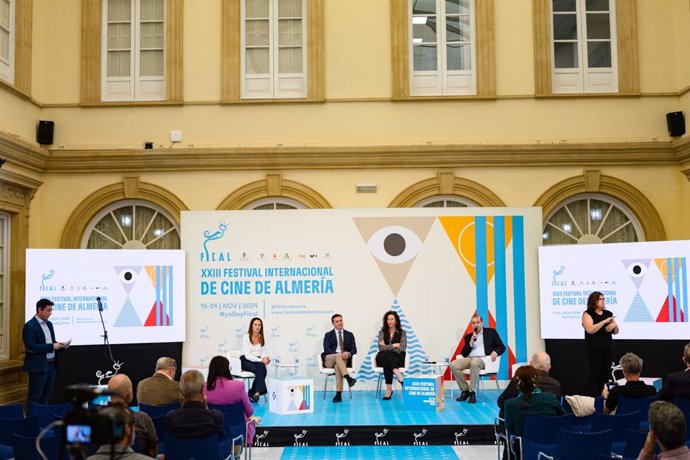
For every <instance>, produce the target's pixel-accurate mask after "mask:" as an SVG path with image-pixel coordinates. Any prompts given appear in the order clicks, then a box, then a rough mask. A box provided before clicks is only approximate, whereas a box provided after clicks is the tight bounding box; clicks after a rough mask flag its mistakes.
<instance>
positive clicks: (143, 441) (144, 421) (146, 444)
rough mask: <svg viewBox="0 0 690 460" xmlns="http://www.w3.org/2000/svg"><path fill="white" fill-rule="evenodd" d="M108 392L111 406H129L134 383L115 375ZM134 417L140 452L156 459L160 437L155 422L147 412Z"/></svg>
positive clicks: (133, 413) (138, 412)
mask: <svg viewBox="0 0 690 460" xmlns="http://www.w3.org/2000/svg"><path fill="white" fill-rule="evenodd" d="M108 392H109V393H110V404H111V405H123V406H125V407H127V406H129V405H130V403H131V402H132V396H133V393H134V391H133V390H132V381H131V380H130V379H129V377H127V375H125V374H117V375H114V376H113V377H112V378H111V379H110V380H109V381H108ZM132 415H133V416H134V431H135V433H136V441H135V442H136V443H137V445H138V447H139V452H141V453H143V454H145V455H148V456H149V457H152V458H156V456H157V454H158V436H157V435H156V428H155V427H154V426H153V420H151V417H150V416H149V414H147V413H146V412H140V411H136V412H132Z"/></svg>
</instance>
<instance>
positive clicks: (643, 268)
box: [539, 241, 690, 340]
mask: <svg viewBox="0 0 690 460" xmlns="http://www.w3.org/2000/svg"><path fill="white" fill-rule="evenodd" d="M689 256H690V242H689V241H659V242H649V243H619V244H588V245H572V246H544V247H541V248H539V280H540V294H541V335H542V337H543V338H545V339H581V338H583V337H584V329H583V328H582V313H583V312H584V311H585V310H586V309H587V297H588V296H589V294H590V293H591V292H593V291H600V292H602V293H603V294H604V298H605V301H606V308H607V309H608V310H611V312H613V314H614V315H615V316H616V322H617V323H618V325H619V329H620V332H619V334H618V335H617V336H616V338H617V339H630V340H644V339H649V340H659V339H666V340H687V338H688V337H690V326H689V325H688V272H687V260H688V257H689Z"/></svg>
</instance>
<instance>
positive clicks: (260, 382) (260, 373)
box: [240, 355, 268, 396]
mask: <svg viewBox="0 0 690 460" xmlns="http://www.w3.org/2000/svg"><path fill="white" fill-rule="evenodd" d="M240 362H242V370H243V371H249V372H253V373H254V376H255V377H254V382H252V386H251V388H250V389H249V394H250V395H252V396H254V395H255V394H256V393H259V394H260V395H265V394H266V393H268V390H267V389H266V373H267V371H266V365H265V364H264V363H255V362H254V361H249V360H248V359H247V358H245V357H244V355H242V356H240Z"/></svg>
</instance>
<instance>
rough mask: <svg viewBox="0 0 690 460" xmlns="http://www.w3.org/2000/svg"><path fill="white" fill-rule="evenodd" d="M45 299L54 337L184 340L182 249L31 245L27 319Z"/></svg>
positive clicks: (85, 341)
mask: <svg viewBox="0 0 690 460" xmlns="http://www.w3.org/2000/svg"><path fill="white" fill-rule="evenodd" d="M42 297H45V298H48V299H50V300H52V301H53V302H55V306H54V307H53V315H52V316H51V317H50V321H51V322H52V323H53V324H54V326H55V333H56V335H57V337H56V339H57V340H59V341H65V340H68V339H70V338H71V339H72V345H96V344H99V343H103V338H102V337H101V335H102V334H103V329H102V326H101V319H100V316H99V312H98V302H97V299H98V298H100V299H101V303H102V305H103V322H104V323H105V328H106V330H107V331H108V337H109V339H110V343H111V344H117V343H128V344H133V343H155V342H183V341H184V340H185V313H186V312H185V256H184V251H180V250H177V251H163V250H160V251H159V250H155V251H153V250H151V251H142V250H124V249H123V250H99V249H28V250H27V251H26V314H25V316H26V319H27V321H28V320H29V319H31V317H32V316H34V314H35V313H36V301H37V300H38V299H40V298H42Z"/></svg>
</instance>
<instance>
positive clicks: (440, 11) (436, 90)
mask: <svg viewBox="0 0 690 460" xmlns="http://www.w3.org/2000/svg"><path fill="white" fill-rule="evenodd" d="M413 1H414V0H410V1H408V2H407V5H408V11H407V14H408V18H409V20H408V21H409V22H408V28H409V30H412V31H414V25H415V19H414V18H415V15H414V13H413V4H412V3H413ZM435 1H436V14H435V16H436V18H437V20H436V24H437V34H436V37H437V39H436V70H415V69H414V51H415V39H414V32H413V33H410V34H409V66H410V68H409V74H410V83H409V84H410V89H409V90H410V95H411V96H474V95H476V94H477V30H476V24H477V20H476V8H475V5H476V1H475V0H468V2H469V25H470V37H471V38H470V69H469V70H448V65H447V64H448V62H447V48H448V39H447V30H448V28H447V25H446V24H447V23H446V20H447V18H448V13H447V12H446V8H445V5H446V2H445V0H435ZM459 16H461V15H460V14H459ZM462 79H464V80H465V84H464V85H462V86H455V87H453V88H451V83H450V82H451V81H452V80H455V81H457V82H460V81H461V80H462ZM434 80H435V81H434ZM425 84H426V86H424V85H425ZM432 85H433V86H432Z"/></svg>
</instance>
